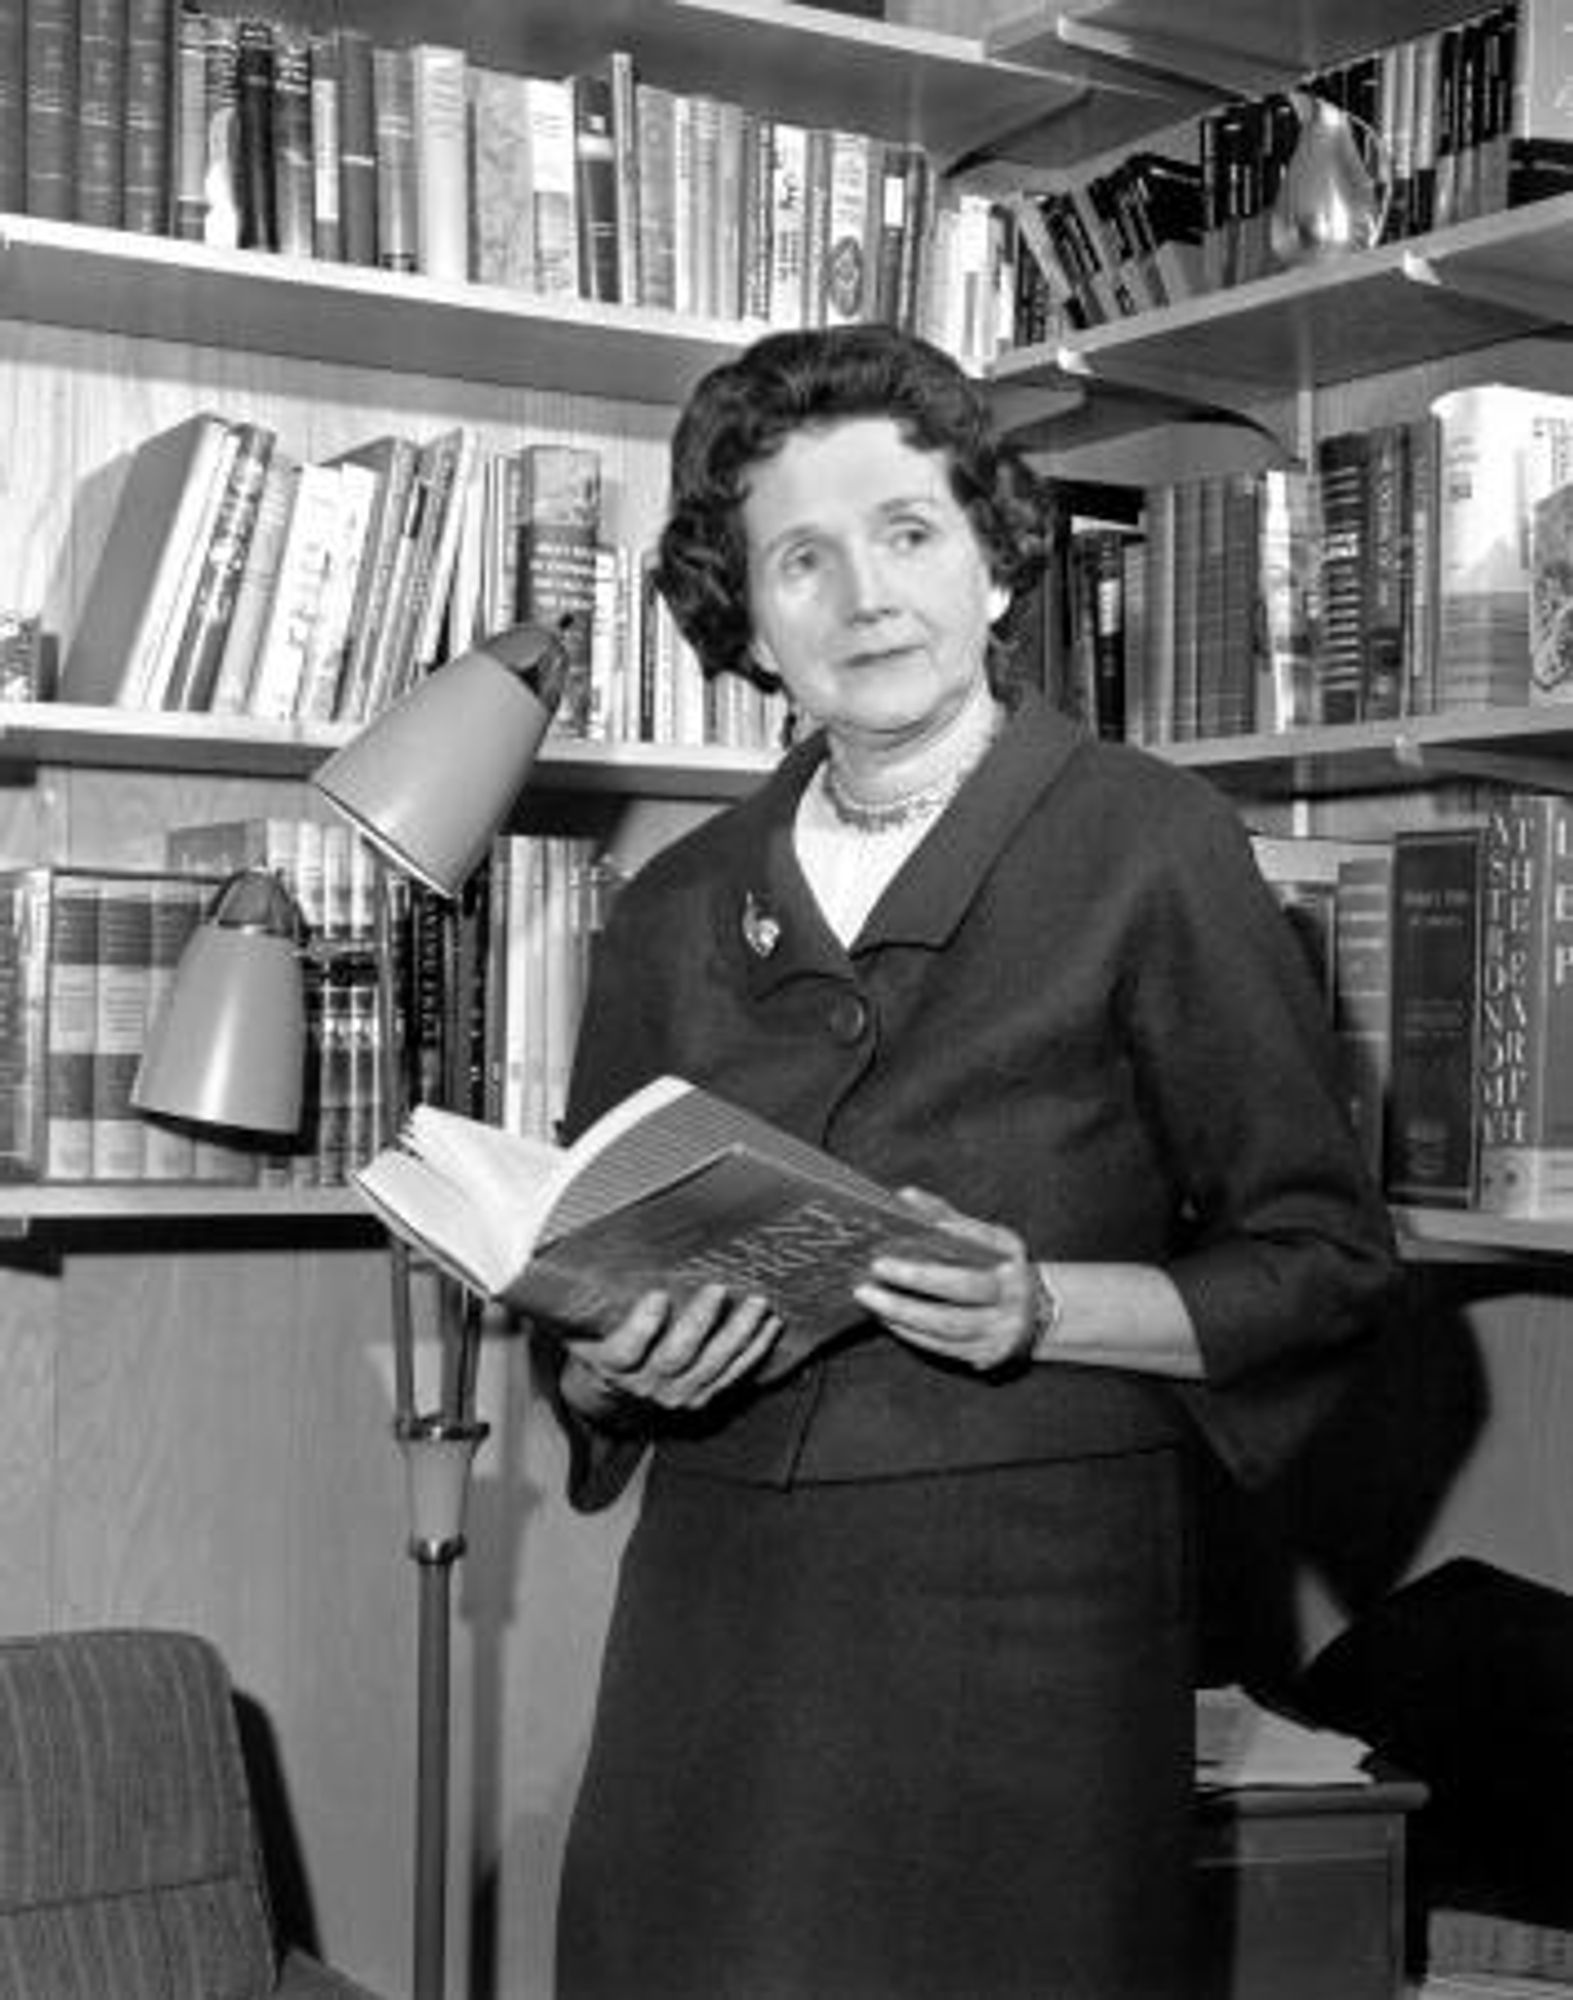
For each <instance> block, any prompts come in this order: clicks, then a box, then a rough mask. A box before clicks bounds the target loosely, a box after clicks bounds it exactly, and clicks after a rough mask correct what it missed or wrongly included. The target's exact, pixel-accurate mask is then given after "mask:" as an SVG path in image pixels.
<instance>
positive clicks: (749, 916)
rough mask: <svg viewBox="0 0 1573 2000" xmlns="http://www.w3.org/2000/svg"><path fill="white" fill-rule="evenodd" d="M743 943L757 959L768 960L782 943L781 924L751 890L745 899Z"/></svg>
mask: <svg viewBox="0 0 1573 2000" xmlns="http://www.w3.org/2000/svg"><path fill="white" fill-rule="evenodd" d="M743 942H744V943H745V944H746V945H747V946H748V948H749V950H750V951H751V952H752V953H753V954H754V956H755V958H768V957H769V956H770V954H771V953H772V952H773V951H774V950H775V948H776V946H777V945H778V944H779V943H780V942H781V924H780V921H779V919H777V918H776V917H774V916H772V914H771V913H770V911H769V910H767V909H766V908H765V907H764V905H763V904H761V903H759V902H757V901H756V900H755V898H754V892H753V890H752V889H750V890H749V892H748V894H747V895H746V896H745V897H744V898H743Z"/></svg>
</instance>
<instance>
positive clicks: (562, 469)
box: [518, 444, 601, 736]
mask: <svg viewBox="0 0 1573 2000" xmlns="http://www.w3.org/2000/svg"><path fill="white" fill-rule="evenodd" d="M520 466H521V469H522V472H523V475H524V476H523V484H522V491H521V495H520V524H519V567H518V584H519V603H518V615H519V617H520V618H533V619H535V620H536V621H537V622H538V623H540V624H542V625H546V626H556V625H559V624H560V623H562V621H563V620H565V619H566V620H571V621H572V622H571V623H570V624H569V625H568V627H567V630H566V632H565V634H564V643H565V645H566V647H567V651H568V658H569V670H568V677H567V682H566V685H565V687H564V690H563V698H562V702H561V705H560V706H559V708H558V712H557V721H556V727H557V728H558V729H559V730H560V731H561V733H562V734H563V735H565V736H583V735H584V734H586V732H587V730H588V728H589V719H590V698H591V692H590V657H591V651H592V642H593V629H594V616H595V550H596V543H597V541H598V540H599V538H600V521H601V460H600V454H599V453H598V452H597V451H596V450H595V448H594V447H593V446H590V445H571V444H528V445H525V446H524V447H523V449H522V451H521V452H520Z"/></svg>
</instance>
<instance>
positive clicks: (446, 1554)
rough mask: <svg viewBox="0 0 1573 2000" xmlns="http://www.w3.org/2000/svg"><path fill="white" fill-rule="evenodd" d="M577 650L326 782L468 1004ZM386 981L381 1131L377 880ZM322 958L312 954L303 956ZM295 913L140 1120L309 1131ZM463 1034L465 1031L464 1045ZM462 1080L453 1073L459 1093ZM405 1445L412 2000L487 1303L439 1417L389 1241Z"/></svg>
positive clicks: (424, 1938) (427, 694)
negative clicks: (486, 871) (464, 970)
mask: <svg viewBox="0 0 1573 2000" xmlns="http://www.w3.org/2000/svg"><path fill="white" fill-rule="evenodd" d="M567 665H568V656H567V652H566V648H565V645H564V638H563V632H562V631H561V630H556V631H551V630H547V629H545V628H543V627H541V626H537V625H531V624H523V625H516V626H513V627H512V628H510V629H509V630H507V631H505V632H501V633H498V634H495V635H494V636H492V637H489V638H486V639H484V640H482V641H480V642H479V643H478V644H477V645H476V646H474V647H473V648H472V649H471V650H470V651H468V652H466V653H464V654H462V655H461V656H460V657H459V658H457V659H455V660H451V661H449V662H448V663H447V664H445V665H444V666H442V667H440V668H438V669H437V670H436V671H435V672H434V673H432V674H430V675H429V676H427V678H426V679H424V680H423V681H421V682H419V683H418V684H417V686H416V687H415V688H414V689H413V690H412V691H411V692H410V693H409V694H407V695H406V696H405V697H404V698H403V699H402V700H401V701H399V702H397V703H395V704H394V705H393V706H392V707H390V708H387V709H385V710H383V711H382V712H381V714H379V715H377V716H375V717H374V718H373V719H372V720H371V721H370V722H369V723H368V724H367V726H366V727H365V728H364V729H363V730H362V731H361V732H360V734H359V735H357V736H356V737H354V738H353V739H352V740H351V741H350V742H349V743H347V744H346V745H345V746H344V748H343V749H341V750H339V751H338V752H336V753H335V754H334V755H333V756H332V757H331V758H329V759H328V761H327V762H326V763H325V764H323V765H322V766H321V768H320V769H319V770H318V771H317V772H316V774H315V776H314V779H313V782H314V784H315V785H316V787H317V789H318V790H319V791H321V792H322V794H323V796H324V797H325V798H326V799H327V800H328V801H329V802H330V803H331V804H332V805H333V806H334V807H335V809H336V810H337V811H339V812H340V813H341V814H343V815H344V817H345V818H347V819H348V820H349V821H350V822H351V824H352V825H353V826H355V827H356V829H357V830H358V831H359V832H360V833H361V835H362V836H363V837H364V838H365V839H366V840H367V841H368V842H370V844H371V845H372V846H373V847H374V848H376V849H377V851H378V853H379V854H380V855H381V856H382V857H383V859H384V860H385V861H386V862H387V863H389V864H390V865H391V867H392V868H393V869H394V870H395V871H396V872H397V873H398V874H400V875H402V876H406V877H408V878H410V879H412V880H414V881H415V882H417V883H419V884H421V885H422V886H423V887H425V888H426V889H428V890H430V891H432V892H434V895H435V897H436V898H437V899H438V900H437V908H438V909H439V911H440V912H441V913H442V914H441V923H442V935H443V951H444V960H445V963H444V968H443V970H444V981H445V992H446V993H447V994H448V995H449V996H451V997H450V1003H449V1004H450V1006H452V1005H453V1002H454V1000H456V999H457V997H458V993H457V961H458V952H457V944H456V940H457V935H458V928H457V922H456V914H455V905H456V903H457V900H458V898H459V897H460V896H461V895H462V893H463V890H464V887H465V884H466V883H467V882H468V881H469V880H470V878H471V876H472V875H473V874H474V872H475V870H476V869H477V868H478V867H479V865H480V864H481V862H482V861H483V860H484V859H485V858H486V855H487V854H488V852H489V851H490V847H491V843H492V840H493V838H494V837H495V835H496V833H497V832H498V830H499V828H501V827H502V826H503V825H504V824H505V823H506V821H507V819H508V818H509V816H510V814H511V812H512V810H513V807H514V805H515V803H516V801H517V799H518V796H519V793H520V791H521V789H522V788H523V785H524V782H525V780H526V778H527V777H528V775H529V772H530V768H531V766H532V764H533V763H534V761H535V757H536V754H537V752H538V751H539V749H540V745H541V741H542V738H543V737H544V736H545V734H546V731H547V729H548V727H549V726H550V723H551V719H552V715H553V713H554V711H555V709H556V706H557V703H558V700H559V698H560V696H561V693H562V687H563V682H564V678H565V676H566V672H567ZM378 875H379V880H378V890H377V911H376V925H377V937H376V946H377V956H378V964H379V977H378V981H377V989H378V1006H379V1020H380V1026H381V1029H382V1048H383V1050H384V1052H385V1054H384V1060H383V1063H382V1075H383V1079H384V1106H383V1125H384V1129H385V1132H386V1133H387V1135H388V1136H389V1137H391V1136H392V1135H393V1134H394V1133H395V1132H396V1131H397V1129H398V1126H399V1124H400V1123H401V1122H402V1118H403V1115H404V1111H405V1109H406V1106H405V1104H404V1102H403V1090H402V1080H401V1079H402V1068H401V1065H400V1063H399V1061H398V1055H397V1026H396V1020H397V1009H396V1002H395V996H394V993H393V990H392V986H393V982H392V979H391V977H390V971H391V968H392V966H393V964H394V953H393V929H392V914H391V902H390V896H389V884H388V882H387V880H386V877H385V875H384V874H383V873H382V871H378ZM304 948H306V949H309V947H304ZM302 956H303V939H302V935H301V927H300V921H299V916H298V913H297V912H296V910H295V908H294V904H293V902H292V900H291V898H290V897H289V895H288V892H287V891H286V889H285V888H284V885H283V884H282V883H281V882H280V881H279V880H278V878H277V877H276V876H271V875H269V874H267V872H266V871H264V870H260V869H249V870H243V871H241V872H240V873H239V874H238V875H236V876H232V877H231V878H230V879H229V881H227V882H226V883H225V884H224V885H223V887H222V888H221V889H220V890H219V892H218V895H217V896H216V898H215V900H214V903H213V906H212V908H211V909H210V911H209V912H208V915H207V918H206V920H205V921H204V923H203V924H202V925H200V926H199V927H198V929H197V930H196V931H195V932H194V933H193V936H192V939H191V941H190V943H189V944H188V946H187V948H186V952H185V954H184V955H183V957H182V959H181V962H180V965H179V966H178V967H177V970H176V974H175V979H174V982H173V985H172V987H171V991H170V996H169V1000H168V1002H167V1004H166V1008H165V1012H164V1015H163V1016H162V1018H161V1020H160V1021H159V1022H158V1023H157V1024H155V1028H154V1031H153V1034H152V1035H151V1036H150V1038H149V1043H148V1047H147V1051H146V1053H145V1054H144V1057H143V1060H142V1065H141V1068H140V1070H139V1073H138V1079H137V1084H136V1087H135V1098H134V1101H135V1102H136V1103H137V1105H138V1107H139V1108H140V1109H143V1110H146V1111H150V1112H154V1113H158V1114H162V1115H166V1116H171V1117H177V1118H182V1119H193V1120H197V1121H200V1122H205V1123H212V1124H221V1125H233V1126H238V1127H241V1128H242V1129H247V1130H256V1131H262V1132H273V1133H291V1132H294V1131H295V1130H296V1129H297V1128H298V1126H299V1122H300V1114H301V1095H302V1078H303V1071H304V1054H305V1028H304V1020H305V1006H304V990H303V980H302V972H301V959H302ZM452 1039H453V1038H450V1045H451V1042H452ZM455 1081H456V1079H455V1078H454V1077H450V1078H449V1079H448V1084H449V1090H450V1093H451V1092H452V1090H453V1087H454V1084H455ZM388 1256H389V1270H390V1307H391V1313H392V1326H393V1356H394V1435H395V1437H396V1438H397V1440H398V1444H399V1448H400V1451H401V1454H402V1456H403V1460H404V1465H405V1472H406V1484H407V1491H408V1500H409V1539H408V1549H409V1553H410V1555H411V1557H412V1559H413V1560H414V1562H415V1564H416V1568H417V1574H418V1577H419V1585H420V1591H419V1645H418V1655H417V1709H418V1714H417V1727H418V1736H417V1753H416V1797H415V1911H414V1938H413V1978H412V1992H413V1995H414V2000H442V1995H443V1990H444V1986H445V1982H446V1961H447V1886H448V1884H447V1877H448V1793H449V1748H450V1690H449V1662H450V1650H451V1625H452V1581H453V1570H454V1566H455V1564H456V1563H457V1561H458V1559H459V1557H460V1556H461V1555H462V1554H463V1552H464V1514H465V1506H466V1502H467V1498H468V1492H469V1478H470V1465H471V1462H472V1460H473V1458H474V1456H475V1452H476V1450H477V1448H478V1447H479V1446H480V1444H481V1442H482V1441H483V1440H484V1438H485V1436H486V1432H487V1426H486V1425H485V1424H484V1423H483V1422H481V1421H480V1420H479V1419H478V1418H477V1417H476V1414H475V1400H474V1398H475V1370H476V1362H477V1359H478V1344H479V1337H480V1314H479V1304H478V1302H477V1301H475V1300H472V1299H470V1298H468V1297H466V1296H465V1295H464V1294H463V1293H462V1291H461V1290H460V1288H459V1287H457V1286H456V1285H454V1284H453V1283H452V1281H451V1280H448V1279H439V1280H438V1296H439V1302H440V1304H439V1327H438V1331H439V1336H440V1352H441V1356H442V1366H441V1379H440V1387H439V1390H438V1397H437V1403H436V1406H435V1407H433V1408H426V1409H422V1408H421V1407H419V1399H418V1393H417V1389H416V1379H415V1312H414V1300H413V1271H412V1266H411V1260H410V1255H409V1251H408V1249H407V1248H406V1246H405V1245H404V1243H403V1242H402V1240H400V1239H399V1238H397V1237H395V1236H392V1235H390V1236H389V1239H388Z"/></svg>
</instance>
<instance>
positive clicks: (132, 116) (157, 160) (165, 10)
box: [120, 0, 179, 236]
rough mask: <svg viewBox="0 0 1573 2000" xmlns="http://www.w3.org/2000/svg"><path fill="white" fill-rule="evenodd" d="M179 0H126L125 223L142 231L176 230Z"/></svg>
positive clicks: (122, 174) (155, 233) (122, 166)
mask: <svg viewBox="0 0 1573 2000" xmlns="http://www.w3.org/2000/svg"><path fill="white" fill-rule="evenodd" d="M178 11H179V10H178V8H177V7H176V5H175V0H126V71H125V122H124V130H123V134H122V144H121V161H120V179H121V225H122V227H123V228H126V229H130V230H134V231H136V232H137V233H138V234H139V235H143V236H164V235H168V234H170V233H172V231H173V230H174V134H175V110H174V86H175V60H176V39H175V37H176V16H177V13H178Z"/></svg>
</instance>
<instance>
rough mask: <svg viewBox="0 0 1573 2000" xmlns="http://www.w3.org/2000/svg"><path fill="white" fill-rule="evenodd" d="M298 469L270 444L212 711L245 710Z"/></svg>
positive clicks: (287, 455)
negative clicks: (271, 447)
mask: <svg viewBox="0 0 1573 2000" xmlns="http://www.w3.org/2000/svg"><path fill="white" fill-rule="evenodd" d="M298 469H299V460H297V459H296V458H295V456H294V455H293V453H291V452H287V451H285V450H284V449H283V448H282V447H281V446H279V445H277V444H276V445H275V446H274V447H273V450H272V452H271V453H270V455H269V458H268V467H267V471H266V473H265V474H264V475H263V480H262V489H261V491H260V492H259V493H258V495H257V517H256V520H255V521H254V522H253V524H252V529H251V538H250V540H249V542H248V544H247V547H246V560H245V563H244V564H243V565H242V568H241V571H240V575H239V576H238V577H237V578H236V581H235V601H234V603H233V605H232V606H231V607H230V614H229V623H228V629H227V630H226V632H225V634H224V645H223V650H222V651H221V653H220V655H219V663H218V672H217V674H216V675H215V677H214V681H213V689H212V692H211V694H210V695H209V698H208V707H209V709H210V710H211V711H212V713H213V714H215V715H243V714H244V713H245V711H246V703H247V701H248V699H249V698H250V693H251V676H252V670H253V669H254V667H255V666H256V660H257V646H258V643H259V642H260V640H261V637H262V628H263V626H264V625H265V624H266V622H267V616H268V609H269V607H270V605H271V604H272V602H273V592H274V587H275V585H276V584H277V582H278V573H279V557H280V554H281V552H282V550H283V547H284V540H285V537H286V535H287V534H288V532H289V517H290V509H291V507H292V506H293V505H294V500H295V478H296V473H297V471H298Z"/></svg>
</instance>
